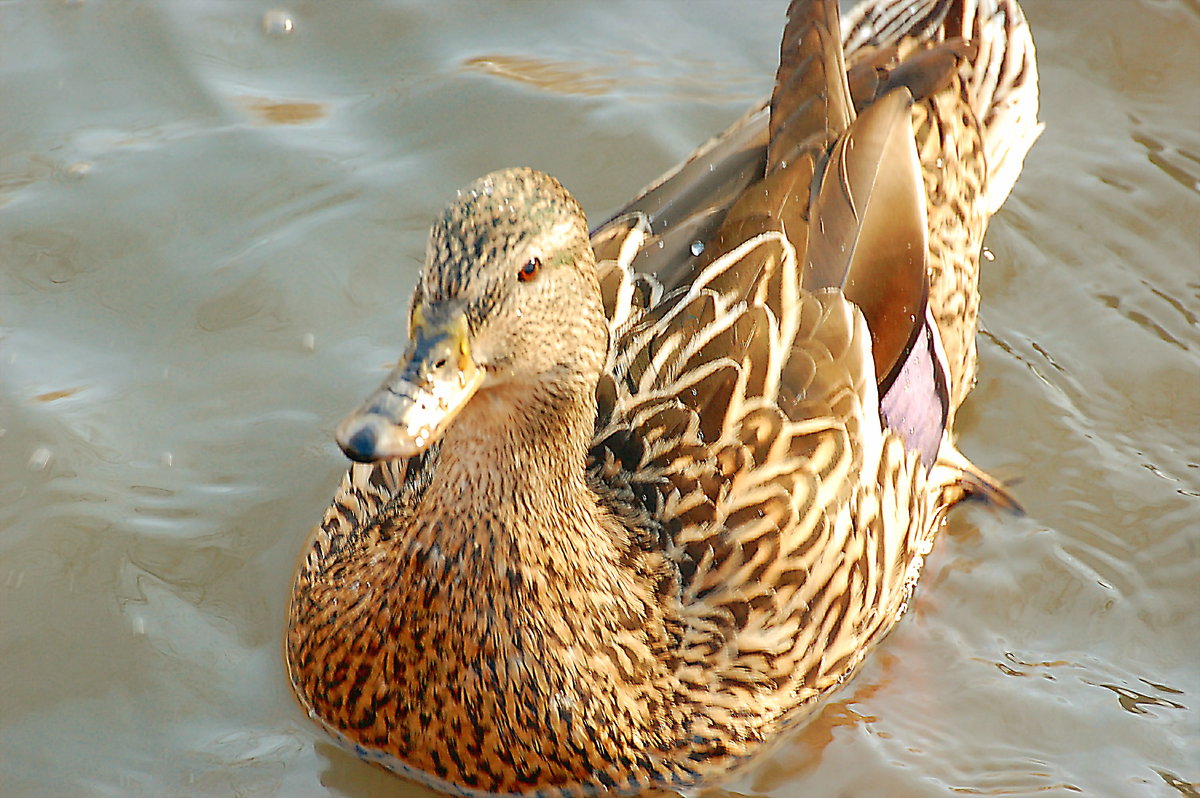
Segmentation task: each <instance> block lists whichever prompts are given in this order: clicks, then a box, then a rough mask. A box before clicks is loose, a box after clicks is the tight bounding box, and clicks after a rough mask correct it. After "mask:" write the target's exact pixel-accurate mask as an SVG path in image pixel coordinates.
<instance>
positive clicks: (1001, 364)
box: [0, 0, 1200, 798]
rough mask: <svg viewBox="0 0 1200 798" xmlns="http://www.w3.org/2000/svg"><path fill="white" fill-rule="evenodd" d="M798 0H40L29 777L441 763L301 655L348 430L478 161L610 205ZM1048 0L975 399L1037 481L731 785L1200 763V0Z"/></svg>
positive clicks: (4, 616)
mask: <svg viewBox="0 0 1200 798" xmlns="http://www.w3.org/2000/svg"><path fill="white" fill-rule="evenodd" d="M784 5H785V3H784V2H782V0H780V2H778V3H755V4H753V5H750V4H737V5H734V4H726V3H711V4H709V3H696V2H693V0H673V1H672V2H657V3H653V4H650V3H641V2H638V3H633V2H610V3H600V2H570V3H557V4H551V3H548V2H522V3H515V2H504V3H489V4H478V3H472V2H442V3H437V4H434V3H417V2H376V3H323V2H315V0H308V1H306V2H296V3H294V4H293V5H291V6H289V7H287V8H286V9H285V10H286V12H287V13H286V14H279V15H276V16H273V17H270V18H269V19H267V26H266V30H264V26H263V21H264V14H265V12H267V11H268V10H269V8H270V7H269V6H267V5H262V4H258V3H246V2H242V1H241V0H224V2H201V1H200V0H192V2H185V1H184V0H172V1H171V2H151V1H150V0H145V1H144V2H118V1H117V0H111V1H106V0H86V2H53V0H40V1H38V2H24V3H12V2H10V3H4V4H0V108H2V109H3V116H2V117H0V662H2V663H3V665H2V668H0V794H3V795H4V796H6V797H8V796H11V797H13V798H18V797H20V798H24V797H25V796H173V795H180V796H231V795H243V796H272V795H278V796H326V795H338V796H352V797H354V798H366V796H417V795H424V794H425V793H424V792H423V791H421V790H420V789H417V788H415V787H412V786H410V785H407V784H405V783H403V782H401V781H399V780H397V779H394V778H393V777H391V776H388V775H386V774H384V773H381V772H378V771H376V770H373V769H372V768H371V767H369V766H367V765H362V764H360V763H358V762H357V761H355V760H354V759H353V758H351V757H349V756H347V755H344V754H342V753H341V752H340V751H339V750H337V749H335V748H334V747H333V746H331V745H330V744H328V743H327V742H326V741H325V740H324V739H323V738H322V737H321V735H320V734H319V733H317V731H316V729H315V727H313V726H311V725H310V724H309V722H308V721H307V719H306V718H305V717H304V716H303V714H302V713H301V712H300V710H299V709H298V708H297V707H296V706H295V705H294V704H293V703H292V700H291V698H290V696H289V694H288V691H287V689H286V686H285V682H284V677H283V674H282V670H281V661H280V660H281V657H280V638H281V626H282V619H283V611H284V604H285V599H286V595H287V591H288V587H289V581H290V578H291V569H292V566H293V562H294V559H295V557H296V555H297V553H298V552H299V550H300V547H301V544H302V542H303V540H304V537H305V535H306V533H307V530H308V528H309V526H310V525H311V524H312V523H313V522H314V521H315V520H316V519H317V518H318V517H319V515H320V513H321V511H322V509H323V507H324V505H325V503H326V501H327V499H328V497H329V495H330V494H331V492H332V489H333V486H334V485H335V483H336V481H337V479H338V475H339V472H340V471H341V470H342V468H343V462H342V458H341V456H340V455H339V453H338V452H337V451H336V447H335V446H334V445H333V444H332V434H331V430H332V428H333V426H334V424H335V423H336V421H337V419H338V418H339V417H340V416H341V415H342V414H343V413H344V412H345V411H347V410H348V409H350V408H351V407H352V406H353V405H354V404H355V403H356V402H357V401H358V400H359V399H360V398H361V397H362V396H363V395H364V392H365V391H366V390H367V389H368V388H370V387H373V386H374V385H375V384H376V383H377V382H378V380H379V379H380V378H381V375H382V368H383V367H384V366H385V365H386V364H387V363H388V362H389V361H390V360H392V359H393V358H394V357H395V356H396V355H397V353H398V352H399V351H400V349H401V347H402V343H403V325H402V317H403V308H404V305H405V302H406V300H407V295H408V290H409V287H410V285H411V282H412V280H413V276H414V273H415V269H416V267H417V265H418V261H419V259H420V257H421V255H422V248H423V241H424V236H425V230H426V224H427V222H428V220H429V219H430V218H431V216H432V214H433V213H434V212H435V211H436V210H437V209H438V208H439V206H441V204H442V203H443V202H444V201H445V200H446V199H447V197H448V196H449V195H450V193H451V192H452V191H453V189H454V188H455V187H457V186H459V185H461V184H462V183H464V182H466V181H467V180H469V179H471V178H472V177H474V176H476V175H478V174H482V173H483V172H486V171H490V170H491V169H494V168H497V167H500V166H508V165H516V164H529V165H533V166H537V167H540V168H542V169H545V170H547V171H550V172H552V173H554V174H556V175H558V176H559V177H560V178H561V179H562V180H563V181H564V182H565V183H566V184H567V185H568V186H569V187H570V188H571V189H572V190H573V191H574V192H575V193H576V194H577V195H578V196H579V197H580V199H581V200H582V202H583V203H584V205H585V206H586V207H587V208H588V209H589V211H590V212H591V214H592V216H593V219H594V220H596V221H599V220H600V219H601V218H603V217H604V215H605V214H606V213H608V212H609V211H611V210H613V209H615V208H616V207H617V206H618V204H619V203H620V202H621V201H622V200H623V199H625V198H627V197H628V196H630V195H632V194H633V193H634V192H635V191H636V190H637V189H638V188H640V187H641V186H642V185H643V184H645V183H646V182H647V181H649V180H650V179H651V178H653V177H654V176H656V175H657V174H658V173H659V172H661V171H662V170H663V169H665V168H667V167H668V166H670V165H671V164H672V163H674V162H675V161H676V160H678V159H679V158H681V157H683V156H684V155H686V154H687V153H688V152H689V151H690V150H691V148H692V147H693V146H694V145H695V144H697V143H699V142H700V141H702V140H703V139H705V138H706V137H708V136H709V135H711V134H713V133H715V132H716V131H718V130H719V129H721V128H722V127H723V126H724V125H726V124H727V123H728V122H730V121H731V120H732V119H733V118H735V117H736V116H737V115H739V114H740V113H741V112H742V111H743V110H744V109H745V108H746V107H748V106H749V104H750V103H751V102H753V101H754V100H755V99H757V98H759V97H760V96H763V95H764V94H765V93H766V92H767V91H768V90H769V85H770V81H771V76H772V74H773V70H774V62H775V58H776V54H777V47H778V45H777V37H778V35H779V33H780V30H781V27H782V21H781V20H782V14H783V9H784ZM1025 5H1026V9H1027V12H1028V15H1029V17H1030V20H1031V22H1032V24H1033V27H1034V33H1035V37H1036V40H1037V44H1038V51H1039V56H1040V62H1041V68H1042V81H1043V83H1042V85H1043V94H1042V101H1043V112H1042V117H1043V119H1044V120H1045V122H1046V123H1047V130H1046V133H1045V134H1044V135H1043V137H1042V139H1041V140H1040V142H1039V143H1038V144H1037V146H1036V147H1035V148H1034V151H1033V153H1032V155H1031V156H1030V158H1029V159H1028V161H1027V166H1026V172H1025V175H1024V176H1023V177H1022V179H1021V181H1020V182H1019V183H1018V185H1017V188H1016V192H1015V194H1014V196H1013V198H1012V199H1011V201H1010V202H1009V204H1008V205H1007V206H1006V207H1005V209H1004V210H1003V211H1002V213H1001V214H1000V216H999V217H998V218H997V219H996V220H995V222H994V223H993V226H992V229H991V232H990V234H989V239H988V246H989V248H990V249H991V251H992V252H993V253H994V260H992V261H991V262H989V263H987V264H986V266H987V271H986V273H985V275H984V277H983V290H984V316H983V321H984V326H985V332H984V335H983V339H982V342H981V348H980V353H981V358H982V367H981V377H980V382H979V385H978V387H977V389H976V391H975V393H974V395H973V397H972V399H971V400H970V402H969V403H968V406H967V408H966V409H965V411H964V415H963V416H962V417H961V424H960V433H961V436H962V446H963V449H964V450H965V451H966V452H967V453H968V454H970V455H971V456H972V457H973V458H974V459H975V460H976V461H977V462H979V463H980V464H982V465H983V466H985V467H987V468H989V469H991V470H994V471H995V472H997V473H998V474H1000V475H1002V476H1005V477H1007V478H1010V479H1013V480H1018V481H1019V483H1018V492H1019V495H1020V497H1021V499H1022V501H1023V502H1024V503H1025V505H1026V507H1027V510H1028V514H1027V515H1026V516H1024V517H1013V516H1007V515H997V514H995V513H993V512H990V511H989V510H987V509H986V508H981V507H968V508H965V509H963V510H960V511H958V512H956V513H955V514H954V516H953V519H952V521H951V523H950V524H949V526H948V528H947V530H946V534H945V535H944V536H943V537H942V539H941V540H940V542H939V544H938V547H937V548H936V550H935V552H934V554H933V556H932V558H931V559H930V562H929V565H928V570H927V574H926V577H925V579H924V582H923V584H922V587H921V589H920V591H919V593H918V598H917V601H916V602H915V606H914V607H913V609H912V610H911V612H910V613H909V615H908V617H907V618H906V619H905V620H904V622H903V623H901V624H900V625H899V627H898V628H897V630H896V632H895V633H894V634H893V635H892V636H891V637H890V638H889V640H888V641H887V643H886V644H885V645H884V646H883V647H882V648H881V649H880V650H879V651H878V652H877V653H876V654H875V655H874V656H873V657H872V658H871V659H870V660H869V662H868V664H867V665H866V666H865V667H864V669H863V670H862V671H861V673H860V674H859V676H858V677H857V678H856V679H855V681H854V682H853V683H852V684H851V685H850V686H849V687H848V688H847V689H846V690H844V691H843V692H842V693H841V694H839V695H838V696H837V700H836V701H835V702H834V703H831V704H829V705H828V706H827V708H826V709H825V710H824V712H823V713H822V714H821V715H820V717H819V718H818V719H817V720H816V721H815V722H814V723H813V724H812V725H810V726H809V727H807V728H806V729H804V730H803V731H801V732H799V733H797V734H795V735H793V736H791V737H789V738H787V739H785V740H784V741H782V742H781V744H780V745H779V746H778V747H776V748H775V749H774V751H773V753H772V754H771V755H770V756H769V757H768V758H766V759H764V760H762V761H761V762H760V763H759V764H757V765H756V766H754V767H752V768H750V769H749V770H747V771H746V772H745V773H743V774H741V775H739V776H738V777H737V779H736V780H735V781H734V782H732V783H731V784H730V785H728V786H727V787H726V790H727V791H728V792H730V793H736V794H746V795H772V796H781V797H783V796H797V795H813V796H817V795H822V796H824V795H830V796H939V795H946V794H951V793H953V794H968V795H1006V796H1008V795H1034V794H1037V795H1067V794H1077V793H1082V794H1085V795H1103V796H1177V795H1184V796H1196V795H1197V792H1198V790H1200V788H1198V787H1197V786H1196V783H1197V782H1198V781H1200V721H1198V720H1197V718H1198V715H1197V710H1198V709H1200V665H1198V664H1197V663H1198V662H1200V620H1198V619H1200V611H1198V610H1200V565H1198V562H1200V459H1198V458H1200V325H1198V321H1197V317H1198V316H1200V198H1198V196H1197V195H1198V193H1200V90H1198V89H1197V78H1198V77H1200V6H1198V5H1197V3H1196V2H1195V0H1157V1H1154V0H1141V1H1140V2H1139V1H1138V0H1092V1H1090V2H1083V1H1082V0H1027V2H1026V4H1025ZM285 19H291V20H292V30H291V31H290V32H287V31H286V28H287V25H286V24H284V22H283V20H285ZM715 794H721V793H720V792H718V793H715Z"/></svg>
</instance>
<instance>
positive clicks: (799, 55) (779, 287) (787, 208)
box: [590, 0, 940, 716]
mask: <svg viewBox="0 0 1200 798" xmlns="http://www.w3.org/2000/svg"><path fill="white" fill-rule="evenodd" d="M783 49H784V53H783V56H782V58H781V67H780V71H779V74H778V75H777V80H776V87H775V92H774V94H773V97H772V100H771V102H770V105H769V108H770V111H769V114H770V116H771V120H770V121H769V122H766V121H765V120H762V119H761V118H760V116H759V115H758V114H754V113H752V114H751V115H750V116H749V117H747V118H745V119H744V120H742V121H741V122H740V123H739V124H738V125H735V126H734V128H733V131H734V136H733V140H729V141H727V140H721V141H717V142H715V143H710V144H709V145H708V146H707V147H706V148H705V149H703V150H702V151H701V153H700V155H698V156H697V157H695V158H693V159H692V160H691V161H690V162H689V163H688V164H685V166H684V167H683V168H682V169H681V170H679V171H677V172H676V173H674V174H673V175H670V176H668V177H667V178H666V179H665V180H663V181H660V182H659V183H657V184H656V185H655V186H654V187H652V188H651V189H650V190H649V191H648V192H647V193H645V194H644V195H642V196H641V197H639V198H638V199H637V200H635V201H634V203H633V204H632V205H631V206H630V207H629V208H628V209H627V210H626V211H625V212H624V213H622V214H620V215H618V216H617V217H615V218H614V219H613V220H610V222H609V223H607V224H605V225H603V226H602V227H601V228H600V229H599V230H598V231H597V238H598V239H599V243H598V246H597V249H598V254H599V255H600V256H601V257H602V258H603V259H604V262H605V263H604V265H603V266H602V268H601V277H602V282H603V285H604V293H605V300H606V305H607V306H608V307H611V309H612V312H611V313H610V319H611V320H612V322H613V332H612V342H613V343H612V346H611V347H610V352H609V362H608V368H607V370H606V374H605V375H604V376H603V377H602V378H601V382H600V385H599V387H598V391H597V393H598V397H599V413H598V420H597V429H596V435H595V438H594V443H593V447H592V452H591V455H592V464H591V472H590V473H591V475H592V478H593V482H594V484H595V485H597V486H598V490H597V492H598V493H600V494H601V496H602V497H603V496H608V497H610V499H611V501H612V504H613V506H614V507H616V508H617V509H615V510H614V512H618V513H621V514H623V515H625V516H626V517H630V515H631V514H630V512H629V511H628V509H627V508H625V507H624V506H622V505H623V504H624V503H628V502H634V503H636V505H637V509H638V510H640V511H642V512H644V517H646V518H647V519H649V522H648V523H647V527H649V534H647V535H646V536H645V538H644V539H643V540H642V545H646V546H652V547H654V548H655V549H656V550H657V551H658V552H660V553H661V555H662V556H663V558H664V559H665V560H666V561H668V562H669V563H671V564H672V566H673V567H674V569H675V574H676V577H675V582H674V583H673V584H674V586H673V588H671V589H668V590H666V592H667V593H670V594H671V595H673V596H675V597H676V598H677V601H678V607H679V611H678V612H679V617H680V618H681V619H682V620H681V628H680V630H679V631H678V634H679V637H680V640H681V650H682V651H683V652H684V654H683V658H682V664H681V666H680V671H679V675H680V678H682V679H684V681H685V682H686V681H688V680H694V681H695V687H696V689H697V690H703V691H706V692H707V693H710V694H716V695H722V694H727V695H729V696H730V699H729V700H730V701H731V702H736V704H732V703H731V705H737V706H742V707H746V708H747V709H750V708H753V712H752V713H751V714H760V715H767V716H769V715H771V714H772V713H773V712H775V711H779V712H783V711H785V710H786V708H788V707H791V706H794V705H795V703H796V697H797V695H799V696H801V697H804V696H807V695H815V694H817V693H820V692H822V691H824V690H826V689H829V688H830V687H832V686H833V685H835V684H836V683H837V681H838V680H839V679H840V678H842V677H844V676H845V674H846V673H848V672H849V670H850V669H851V668H852V667H853V666H854V665H855V664H856V663H857V661H858V659H859V658H861V656H862V654H863V653H865V650H866V648H868V647H869V643H870V641H872V640H873V639H874V638H875V636H877V635H878V634H880V633H881V631H882V630H885V629H886V628H887V627H888V626H890V623H891V620H892V619H894V617H895V615H896V614H897V612H896V610H897V606H898V604H899V603H900V602H902V601H903V597H904V596H905V592H904V586H905V585H906V584H909V583H910V582H911V579H910V576H909V563H910V562H911V561H912V559H913V557H914V552H915V551H916V550H917V549H918V548H919V547H920V536H921V532H922V531H923V530H925V529H926V528H927V527H928V524H927V521H928V520H929V519H928V518H926V517H925V515H924V509H923V505H922V506H921V507H917V508H916V509H915V510H913V511H912V512H910V507H909V504H910V502H909V501H908V498H907V495H908V492H910V491H912V490H913V480H914V479H919V478H920V477H919V476H917V475H916V473H915V471H914V467H913V461H914V458H912V457H911V455H910V454H908V453H906V452H905V449H904V446H903V444H902V443H901V442H900V440H899V439H897V438H896V437H894V436H886V435H885V434H884V432H883V429H882V425H881V419H880V404H879V391H878V384H877V374H878V373H879V372H880V371H882V370H884V369H890V368H892V367H893V365H894V363H895V362H896V361H897V360H898V359H901V358H903V357H904V353H905V349H906V347H907V346H909V345H910V344H911V341H912V340H913V339H914V338H915V337H916V333H915V332H914V331H916V330H919V329H922V327H923V325H924V324H925V323H926V322H927V317H926V314H925V313H924V305H923V302H924V296H925V291H926V286H925V266H924V260H923V257H924V247H923V242H924V240H925V217H924V201H925V199H924V189H923V186H922V183H921V174H920V168H919V164H918V163H917V160H916V155H915V149H914V144H913V138H912V132H911V118H910V114H909V107H910V103H911V100H910V95H909V93H908V91H907V89H905V88H903V87H898V88H896V89H895V90H893V91H891V92H889V93H887V94H886V95H884V96H883V97H882V98H880V99H879V100H878V101H876V102H875V103H872V104H871V105H870V106H868V107H867V108H866V109H865V110H864V112H863V113H862V114H861V115H859V116H857V117H856V116H855V114H854V110H853V102H852V99H851V95H850V91H849V87H848V84H847V82H846V78H845V70H844V66H843V60H842V51H841V37H840V33H839V26H838V22H837V9H836V3H835V2H832V0H827V1H826V2H809V1H799V2H794V3H793V4H792V6H791V8H790V9H789V22H788V26H787V29H786V31H785V35H784V45H783ZM760 113H761V112H760ZM764 128H765V129H766V136H765V141H764V137H763V134H762V133H761V132H760V131H761V130H763V129H764ZM719 156H724V157H729V158H731V159H732V160H731V161H730V163H729V164H725V163H714V162H713V159H714V158H716V157H719ZM709 166H716V167H717V168H715V169H711V170H710V169H709ZM726 166H728V168H725V167H726ZM750 169H753V170H755V174H753V176H748V174H747V170H750ZM713 174H716V175H719V176H718V177H711V178H709V175H713ZM688 177H695V178H696V179H700V180H705V179H711V180H712V181H713V183H712V185H714V186H716V187H717V188H718V189H720V191H719V192H718V195H719V200H718V201H715V202H704V201H699V200H697V201H692V200H689V199H688V198H687V197H688V193H687V190H685V189H683V188H680V189H678V190H676V188H675V185H674V182H675V181H677V180H683V179H686V178H688ZM897 206H900V207H902V210H901V211H899V212H897V210H896V207H897ZM718 217H719V218H718ZM664 219H666V220H667V221H668V222H669V223H668V224H665V225H663V224H662V222H663V220H664ZM680 229H683V230H685V231H686V232H684V233H683V234H680V233H678V231H679V230H680ZM701 231H703V233H704V234H705V235H706V236H707V237H705V238H701V237H700V232H701ZM674 236H679V237H674ZM697 242H699V243H698V244H697ZM660 244H661V245H662V246H659V245H660ZM697 250H699V254H696V253H697ZM664 251H670V253H671V254H670V255H669V256H668V255H664ZM684 253H686V254H684ZM881 282H883V283H885V284H883V285H881ZM877 361H878V362H879V363H881V364H882V366H880V365H877ZM939 433H940V430H939ZM881 475H885V476H881ZM881 479H883V480H886V482H887V484H886V486H885V487H884V490H892V488H893V487H894V486H893V482H896V483H898V484H899V485H900V486H901V487H900V488H898V489H896V490H895V491H893V495H891V496H890V497H889V498H887V499H886V500H885V502H884V503H890V505H892V506H891V507H890V508H889V509H896V508H900V513H901V514H900V515H899V516H897V517H896V523H894V524H893V525H892V526H891V528H890V529H889V530H887V531H886V533H885V530H884V528H883V525H882V523H881V522H879V511H878V508H879V505H880V504H881V500H880V499H879V498H878V496H877V494H878V493H879V492H880V490H881V482H880V480H881ZM897 496H899V498H897ZM917 504H920V502H917ZM692 654H694V656H695V662H694V663H693V664H691V665H689V662H690V660H689V656H691V655H692ZM700 662H704V663H706V664H705V665H704V666H700V665H699V664H698V663H700ZM768 687H769V688H770V689H767V688H768ZM714 700H719V699H714Z"/></svg>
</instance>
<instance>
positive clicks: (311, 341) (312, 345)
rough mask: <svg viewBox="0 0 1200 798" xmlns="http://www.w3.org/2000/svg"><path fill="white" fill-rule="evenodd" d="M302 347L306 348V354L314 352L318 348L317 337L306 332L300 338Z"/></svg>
mask: <svg viewBox="0 0 1200 798" xmlns="http://www.w3.org/2000/svg"><path fill="white" fill-rule="evenodd" d="M300 345H301V346H303V347H304V351H305V352H312V351H314V350H315V349H316V348H317V336H315V335H313V334H312V333H310V332H306V333H305V334H304V335H303V336H302V337H301V338H300Z"/></svg>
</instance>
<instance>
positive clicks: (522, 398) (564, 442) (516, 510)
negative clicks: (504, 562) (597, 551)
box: [422, 375, 611, 558]
mask: <svg viewBox="0 0 1200 798" xmlns="http://www.w3.org/2000/svg"><path fill="white" fill-rule="evenodd" d="M595 415H596V401H595V390H594V387H593V386H592V385H590V384H588V381H587V379H586V378H584V377H581V376H576V375H570V376H568V377H566V378H561V377H560V378H557V379H548V380H545V381H542V382H540V383H537V384H534V385H532V386H524V385H523V386H521V387H508V386H501V387H498V388H492V389H488V390H484V391H481V392H480V393H478V394H477V395H476V396H475V397H473V398H472V400H471V402H470V404H469V405H468V406H467V407H465V408H464V409H463V411H462V413H461V414H460V415H459V417H458V418H457V419H455V421H454V424H452V425H451V427H450V429H449V430H447V434H446V435H445V437H444V438H443V439H442V444H441V450H440V453H439V455H438V458H437V465H436V466H435V472H434V475H433V478H432V480H431V482H430V485H429V488H428V489H427V491H426V493H425V501H424V502H423V505H425V506H424V507H423V508H422V509H423V511H425V512H426V513H427V514H426V515H425V517H426V518H429V519H431V520H436V524H435V526H436V527H438V529H439V531H438V534H437V538H438V540H437V543H438V546H439V547H440V548H441V549H442V550H443V551H445V552H446V553H447V554H450V552H449V551H447V548H448V547H449V548H450V549H454V548H457V546H464V547H466V546H470V547H471V549H472V550H474V551H478V550H479V549H480V548H482V549H483V550H485V551H487V550H492V549H495V548H496V547H504V548H507V549H509V550H514V551H515V552H517V553H519V554H520V555H522V556H531V557H537V558H541V557H544V556H545V555H546V554H547V553H549V552H551V551H559V552H562V553H564V554H567V553H568V552H566V551H565V550H566V549H567V548H568V547H569V548H571V549H574V550H576V551H578V550H580V549H581V547H590V546H593V545H594V544H595V542H596V541H590V540H588V538H589V537H609V538H610V539H609V545H611V536H605V535H603V533H602V530H601V527H600V524H601V520H600V515H601V514H600V511H599V509H598V505H597V502H596V497H595V495H594V493H593V492H592V491H591V489H590V488H589V487H588V485H587V481H586V478H585V467H586V458H587V449H588V444H589V442H590V440H591V436H592V433H593V429H592V428H593V425H594V419H595ZM448 497H450V498H451V499H452V500H451V501H449V502H447V501H446V499H447V498H448ZM443 506H447V507H453V508H454V509H453V510H452V511H450V512H441V511H439V509H438V508H439V507H443ZM464 510H465V512H464ZM564 529H571V530H578V531H579V534H575V533H573V534H571V535H565V534H563V530H564Z"/></svg>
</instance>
